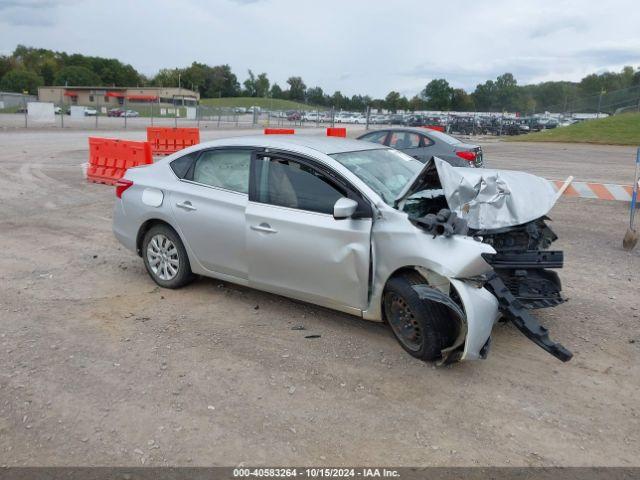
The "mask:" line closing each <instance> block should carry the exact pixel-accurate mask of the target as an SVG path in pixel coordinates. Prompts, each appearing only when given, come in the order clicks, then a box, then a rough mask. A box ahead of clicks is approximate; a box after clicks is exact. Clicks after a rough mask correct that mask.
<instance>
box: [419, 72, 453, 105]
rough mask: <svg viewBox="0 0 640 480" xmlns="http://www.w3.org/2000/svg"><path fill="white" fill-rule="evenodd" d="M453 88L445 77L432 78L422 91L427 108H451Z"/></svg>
mask: <svg viewBox="0 0 640 480" xmlns="http://www.w3.org/2000/svg"><path fill="white" fill-rule="evenodd" d="M452 93H453V88H451V86H450V85H449V82H447V81H446V80H445V79H444V78H436V79H434V80H431V81H430V82H429V83H428V84H427V86H426V87H425V88H424V90H423V91H422V97H423V98H424V99H425V100H426V103H427V108H429V109H431V110H449V109H450V108H451V94H452Z"/></svg>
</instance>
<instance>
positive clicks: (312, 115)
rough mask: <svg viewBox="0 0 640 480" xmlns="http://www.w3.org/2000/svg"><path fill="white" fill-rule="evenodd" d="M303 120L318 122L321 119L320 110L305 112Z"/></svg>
mask: <svg viewBox="0 0 640 480" xmlns="http://www.w3.org/2000/svg"><path fill="white" fill-rule="evenodd" d="M302 120H304V121H305V122H318V121H320V115H318V112H304V115H303V116H302Z"/></svg>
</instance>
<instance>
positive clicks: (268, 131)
mask: <svg viewBox="0 0 640 480" xmlns="http://www.w3.org/2000/svg"><path fill="white" fill-rule="evenodd" d="M295 133H296V131H295V130H294V129H293V128H265V129H264V134H265V135H293V134H295Z"/></svg>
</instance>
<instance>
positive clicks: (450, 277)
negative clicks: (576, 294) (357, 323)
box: [113, 135, 570, 362]
mask: <svg viewBox="0 0 640 480" xmlns="http://www.w3.org/2000/svg"><path fill="white" fill-rule="evenodd" d="M447 168H448V169H449V170H446V169H447ZM457 171H461V172H463V173H464V172H474V171H476V172H489V171H488V170H483V169H481V170H476V169H467V168H455V169H454V168H453V167H450V166H449V165H447V164H446V163H444V162H441V163H437V164H436V163H434V162H429V163H427V164H426V165H425V164H423V163H421V162H419V161H417V160H415V159H414V158H412V157H410V156H407V155H405V154H403V153H401V152H399V151H397V150H394V149H391V148H387V147H383V146H380V145H376V144H373V143H369V142H361V141H357V140H348V139H340V138H333V137H311V136H308V137H307V136H298V135H291V136H253V137H237V138H231V139H224V140H217V141H213V142H208V143H203V144H199V145H197V146H194V147H191V148H188V149H185V150H182V151H180V152H178V153H175V154H173V155H171V156H169V157H166V158H164V159H162V160H159V161H157V162H156V163H155V164H153V165H149V166H144V167H139V168H131V169H129V170H127V172H126V175H125V177H124V178H123V179H122V180H121V181H120V182H119V184H118V185H117V187H116V196H117V200H116V203H115V209H114V223H113V230H114V233H115V235H116V237H117V238H118V240H120V242H122V244H124V245H125V246H126V247H127V248H129V249H130V250H132V251H133V252H137V253H138V255H140V256H141V257H142V259H143V261H144V264H145V267H146V269H147V271H148V273H149V275H150V276H151V278H152V279H153V280H154V281H155V282H156V283H157V284H158V285H160V286H162V287H166V288H178V287H182V286H184V285H186V284H187V283H189V282H190V281H191V280H192V279H193V278H194V276H195V275H203V276H207V277H213V278H218V279H222V280H226V281H230V282H234V283H237V284H241V285H247V286H249V287H254V288H257V289H260V290H265V291H268V292H273V293H276V294H280V295H284V296H288V297H291V298H295V299H299V300H302V301H306V302H310V303H314V304H317V305H322V306H325V307H329V308H332V309H335V310H340V311H342V312H347V313H350V314H353V315H357V316H359V317H362V318H364V319H368V320H374V321H385V322H387V323H388V324H389V326H390V327H391V331H392V332H393V334H394V335H395V337H396V338H397V340H398V341H399V343H400V344H401V346H402V347H403V348H404V349H405V350H406V351H407V352H409V353H410V354H411V355H413V356H414V357H416V358H419V359H421V360H437V359H439V360H440V361H442V362H453V361H457V360H474V359H479V358H484V357H485V356H486V355H487V352H488V350H489V344H490V336H491V330H492V327H493V325H494V323H495V322H496V320H497V319H498V317H499V315H500V313H501V312H502V314H503V315H505V316H507V317H509V316H510V317H513V318H512V319H513V321H514V323H515V324H516V326H517V327H518V328H520V329H521V330H523V331H524V332H525V334H527V336H528V337H529V338H532V339H533V340H534V341H535V342H536V343H537V344H538V345H540V346H541V347H543V348H544V349H545V350H548V351H550V352H551V353H552V354H554V355H556V356H557V357H558V358H561V359H563V360H566V359H568V358H566V357H567V356H568V357H569V358H570V353H568V352H566V350H564V349H563V348H562V346H560V345H558V344H555V343H553V342H551V341H550V340H549V338H548V336H546V333H544V332H545V331H544V329H543V328H542V327H540V326H539V325H537V324H536V323H535V319H533V317H531V315H530V314H529V313H528V308H536V305H537V306H541V303H544V302H538V300H540V299H539V298H538V297H535V298H533V299H532V298H529V297H527V295H528V293H530V291H531V290H529V289H528V287H529V286H530V285H529V284H527V278H526V275H523V274H522V272H523V271H526V269H527V268H528V267H527V265H529V264H531V263H532V261H531V259H530V258H529V257H526V258H524V257H518V255H514V254H513V251H512V250H513V249H512V250H510V252H511V253H510V254H509V255H510V256H509V257H508V259H507V260H508V261H509V262H510V263H509V267H510V269H505V270H500V268H501V267H500V266H495V268H494V266H493V264H494V263H495V260H496V259H495V257H494V256H495V255H496V254H497V253H500V245H503V244H504V245H510V246H511V247H513V246H514V245H516V246H517V242H521V241H523V236H525V237H526V235H531V241H530V242H529V243H528V244H527V245H528V247H527V248H526V249H525V250H531V245H533V244H534V243H535V242H536V241H537V240H536V239H538V238H539V237H540V238H542V237H543V235H542V234H540V232H541V231H543V232H546V228H547V227H546V225H544V220H543V218H542V217H544V215H545V214H546V213H547V212H546V210H547V209H548V208H550V205H552V204H550V203H549V204H545V203H544V202H541V201H538V202H537V203H536V207H535V208H537V210H531V208H529V210H528V211H526V212H521V216H520V217H519V218H517V219H512V218H508V217H505V214H504V212H505V211H506V212H507V213H509V214H514V212H518V208H517V207H518V206H517V205H510V204H509V202H508V201H507V205H506V207H503V205H504V201H503V202H502V203H501V204H500V207H499V208H501V209H502V210H499V212H502V215H501V216H500V215H496V216H495V218H496V222H497V223H496V225H498V223H499V226H500V228H499V229H497V230H495V231H492V230H491V228H487V225H482V224H474V223H473V220H472V217H473V216H474V215H475V213H474V208H473V207H472V208H469V205H467V206H466V207H465V208H460V209H458V208H457V206H455V204H454V203H453V199H454V198H462V197H463V196H461V195H460V194H461V192H457V196H456V195H455V192H454V196H453V197H452V196H451V195H450V194H451V192H448V184H445V183H444V182H441V181H440V180H439V178H445V175H454V174H455V175H458V172H457ZM505 175H507V173H506V172H505V173H503V174H501V176H500V182H501V183H500V186H502V185H504V184H505V182H506V181H507V180H508V178H509V177H508V176H505ZM523 175H525V174H523ZM496 178H497V177H496ZM467 180H469V181H473V182H475V181H476V180H475V179H471V178H468V179H467ZM516 180H517V181H521V180H518V179H515V180H514V181H516ZM451 183H452V184H454V183H455V184H460V185H463V184H464V183H465V182H461V181H460V179H455V180H453V181H452V182H451ZM534 183H535V182H533V181H532V183H531V184H530V185H528V187H529V188H528V190H529V191H530V192H531V194H532V195H536V196H537V198H544V194H546V193H548V192H546V191H540V189H538V190H536V188H535V187H536V185H534ZM484 184H486V185H488V186H489V187H490V188H491V187H495V185H494V182H492V180H491V178H485V179H484ZM476 193H477V192H476ZM480 193H481V194H482V192H480ZM495 197H497V196H496V194H495V192H494V193H493V196H492V198H495ZM448 202H451V205H448ZM488 203H490V202H487V201H483V202H481V205H482V208H487V204H488ZM523 205H530V203H527V202H525V203H524V204H523ZM541 205H546V208H543V207H541ZM505 208H506V210H505ZM454 210H457V211H458V214H456V213H455V212H454ZM465 212H466V213H465ZM466 214H469V215H470V216H471V217H469V218H470V222H471V223H467V221H465V219H464V218H462V217H463V216H464V215H466ZM481 217H482V218H487V215H486V214H483V215H481ZM525 217H526V218H525ZM527 219H528V220H529V221H530V223H531V225H529V226H527V228H525V229H523V228H522V227H518V226H515V227H513V228H511V227H508V226H507V227H506V228H505V225H509V222H510V221H511V220H514V221H513V222H511V223H516V224H517V223H518V222H520V223H521V222H522V221H523V220H527ZM536 222H537V223H536ZM534 224H535V225H534ZM488 226H489V227H491V225H488ZM480 234H482V235H485V237H484V238H486V239H488V240H487V241H481V237H480ZM525 240H526V238H525ZM514 242H515V243H514ZM540 248H546V245H544V246H541V247H540ZM545 258H546V257H545ZM498 259H499V260H502V261H505V259H504V258H502V257H498ZM556 263H557V262H556ZM545 266H547V265H546V264H545V263H544V262H539V263H538V265H533V268H534V269H537V270H536V272H538V273H539V272H541V271H542V270H540V269H541V268H543V267H545ZM548 266H550V267H554V266H555V267H557V266H558V265H555V264H554V265H548ZM513 269H517V270H518V271H519V275H512V273H510V272H513ZM544 271H545V272H546V270H544ZM552 273H553V272H552ZM532 277H535V278H534V279H535V280H536V282H534V283H535V285H534V286H535V287H536V288H537V289H538V290H540V285H541V283H542V284H545V285H543V286H544V287H545V292H547V293H545V299H544V300H545V301H546V304H545V305H544V306H553V304H558V303H561V301H562V299H561V297H560V294H559V288H560V287H559V281H556V280H557V277H553V276H551V277H549V276H548V275H541V274H539V275H537V276H534V275H532ZM502 281H504V282H508V283H509V284H510V285H512V284H514V285H516V286H517V287H519V288H520V290H519V291H518V294H517V295H516V296H515V297H514V296H513V295H512V294H511V293H510V290H508V289H507V290H506V291H502V290H501V288H502V287H501V285H502V286H504V283H501V282H502ZM518 282H521V283H520V284H518ZM545 282H546V283H545ZM509 295H511V296H509ZM518 302H520V303H518ZM536 302H538V304H536ZM525 307H526V308H525ZM522 315H524V320H525V321H524V326H523V320H522V318H523V317H522ZM536 325H537V327H536ZM536 328H538V330H536ZM558 352H560V353H558ZM563 355H564V357H565V358H563Z"/></svg>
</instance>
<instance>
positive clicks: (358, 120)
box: [351, 115, 367, 125]
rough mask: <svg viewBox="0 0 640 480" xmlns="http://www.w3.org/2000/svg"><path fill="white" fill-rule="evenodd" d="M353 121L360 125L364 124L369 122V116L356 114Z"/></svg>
mask: <svg viewBox="0 0 640 480" xmlns="http://www.w3.org/2000/svg"><path fill="white" fill-rule="evenodd" d="M351 122H352V123H356V124H359V125H364V124H366V123H367V117H365V116H364V115H356V116H355V117H353V119H352V120H351Z"/></svg>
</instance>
